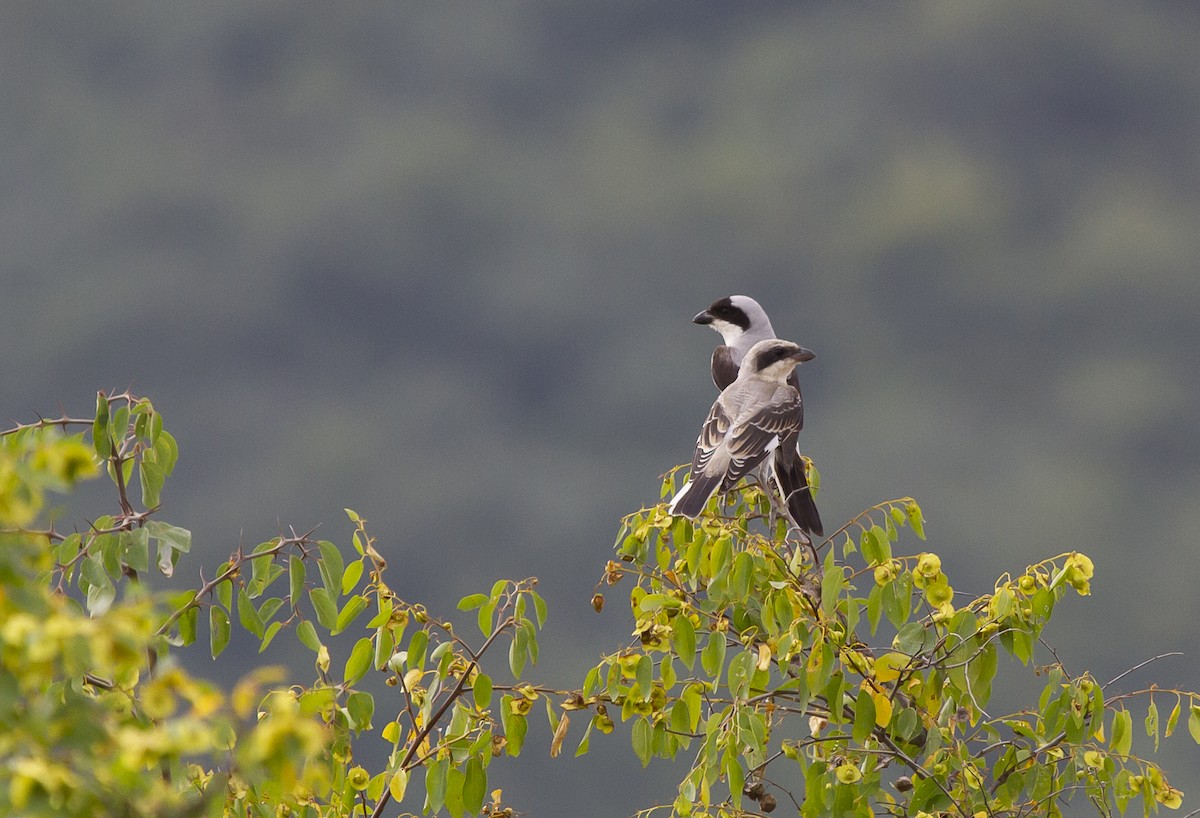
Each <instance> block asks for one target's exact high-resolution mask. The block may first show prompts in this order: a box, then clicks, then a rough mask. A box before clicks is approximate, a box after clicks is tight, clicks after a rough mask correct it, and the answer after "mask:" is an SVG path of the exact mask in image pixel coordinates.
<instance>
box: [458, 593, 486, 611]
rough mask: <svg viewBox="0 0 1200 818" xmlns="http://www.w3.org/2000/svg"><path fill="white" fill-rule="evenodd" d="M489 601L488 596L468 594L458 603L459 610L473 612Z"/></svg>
mask: <svg viewBox="0 0 1200 818" xmlns="http://www.w3.org/2000/svg"><path fill="white" fill-rule="evenodd" d="M487 601H488V596H487V594H467V595H466V596H464V597H463V598H462V599H460V600H459V601H458V609H459V610H460V611H473V610H475V609H476V608H478V607H479V606H480V605H482V604H483V603H485V602H487Z"/></svg>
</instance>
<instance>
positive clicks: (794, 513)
mask: <svg viewBox="0 0 1200 818" xmlns="http://www.w3.org/2000/svg"><path fill="white" fill-rule="evenodd" d="M692 323H695V324H700V325H703V326H708V327H711V328H712V329H714V330H715V331H717V332H718V333H720V335H721V339H722V340H723V341H724V344H721V345H719V346H718V347H717V348H716V349H715V350H713V354H712V379H713V383H714V384H716V386H717V388H718V389H725V388H726V387H728V386H729V385H730V384H731V383H733V382H734V380H735V379H736V378H737V376H738V371H739V368H740V366H741V363H742V361H743V359H744V358H745V356H746V353H747V352H748V351H749V350H750V349H751V348H752V347H753V346H754V345H755V344H758V343H760V342H762V341H766V340H770V339H773V338H775V329H774V328H773V327H772V326H771V319H770V318H768V317H767V313H766V311H765V310H763V308H762V306H761V305H760V304H759V303H758V302H757V301H755V300H754V299H753V298H751V297H749V296H746V295H730V296H726V297H725V298H719V299H717V300H716V301H714V302H713V303H712V304H711V305H710V306H709V307H708V309H706V310H703V311H702V312H700V313H698V314H697V315H696V317H695V318H693V319H692ZM788 383H789V384H790V385H791V386H792V388H793V389H795V390H796V394H797V395H800V394H801V392H800V379H799V378H798V377H797V375H796V373H795V371H794V370H793V371H791V373H790V375H789V377H788ZM799 416H800V423H799V425H798V426H797V427H796V431H795V435H794V436H793V439H792V440H791V441H784V443H785V444H787V445H780V446H779V448H777V449H776V450H775V452H774V453H773V455H772V457H771V461H770V464H769V475H768V476H769V477H770V479H771V480H772V481H773V482H774V483H775V485H776V487H777V488H778V490H779V494H780V496H781V497H782V498H783V500H784V504H785V506H786V507H787V511H788V516H789V517H791V519H792V522H793V523H794V524H795V525H796V527H797V528H799V529H800V530H801V531H803V532H806V533H808V534H813V535H816V536H818V537H822V536H824V534H825V531H824V526H823V525H822V524H821V515H820V513H819V512H818V511H817V504H816V502H815V501H814V500H813V496H812V487H811V486H809V484H808V475H807V474H806V473H805V468H804V458H803V457H802V456H801V455H800V452H799V450H798V449H797V444H798V442H799V437H800V429H802V428H803V427H804V403H803V398H802V397H801V399H800V413H799Z"/></svg>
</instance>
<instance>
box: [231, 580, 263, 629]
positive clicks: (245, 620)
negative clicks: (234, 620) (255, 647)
mask: <svg viewBox="0 0 1200 818" xmlns="http://www.w3.org/2000/svg"><path fill="white" fill-rule="evenodd" d="M237 609H238V620H239V621H240V622H241V623H242V627H243V628H245V629H246V630H248V631H250V633H252V634H254V635H255V636H257V637H258V638H260V639H261V638H262V635H263V628H264V627H265V626H264V624H263V621H262V617H260V616H259V615H258V611H257V610H255V609H254V603H253V602H251V601H250V597H248V596H246V589H245V588H238V594H237Z"/></svg>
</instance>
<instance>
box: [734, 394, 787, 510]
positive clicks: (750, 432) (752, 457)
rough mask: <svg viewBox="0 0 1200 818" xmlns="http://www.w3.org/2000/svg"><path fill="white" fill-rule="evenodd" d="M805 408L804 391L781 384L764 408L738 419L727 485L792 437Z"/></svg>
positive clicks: (749, 470) (735, 481) (741, 476)
mask: <svg viewBox="0 0 1200 818" xmlns="http://www.w3.org/2000/svg"><path fill="white" fill-rule="evenodd" d="M802 411H803V410H802V409H801V404H800V393H799V392H797V391H796V390H795V389H792V388H791V387H790V386H781V387H779V389H777V390H775V393H774V394H773V395H772V396H771V399H770V400H769V401H768V402H767V403H766V404H765V405H764V406H763V407H762V408H760V409H758V410H757V411H755V412H754V413H753V414H752V415H750V416H749V417H748V418H746V419H745V420H744V421H741V422H740V423H738V424H737V426H735V427H734V428H733V430H732V433H731V434H730V435H729V438H728V441H727V444H726V445H727V447H728V452H729V466H728V468H727V469H726V472H725V484H724V486H725V487H726V488H728V487H730V486H733V485H734V484H735V483H737V481H738V480H740V479H742V478H743V477H745V476H746V475H747V474H748V473H749V472H751V471H752V470H753V469H754V468H755V467H756V466H758V464H759V463H761V462H762V461H763V458H765V457H766V456H767V455H768V454H770V453H771V452H772V451H774V450H775V449H776V448H778V446H779V445H780V443H782V442H783V441H784V440H785V439H789V438H791V436H792V435H793V434H795V432H796V431H797V430H798V429H799V428H800V413H801V412H802ZM789 442H791V441H790V440H789ZM791 445H793V446H794V445H795V443H792V444H791Z"/></svg>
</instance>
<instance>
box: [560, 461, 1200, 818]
mask: <svg viewBox="0 0 1200 818" xmlns="http://www.w3.org/2000/svg"><path fill="white" fill-rule="evenodd" d="M674 483H675V481H674V475H673V474H671V475H668V477H667V479H666V480H665V481H664V483H663V493H662V496H663V498H664V501H665V500H666V499H667V498H669V497H671V496H672V495H673V494H674V491H675V485H674ZM906 527H907V528H911V529H912V530H913V531H914V532H915V533H916V534H917V536H919V537H920V538H921V539H924V538H925V533H924V519H923V515H922V513H921V509H920V507H919V506H918V505H917V503H916V502H915V501H914V500H912V499H911V498H901V499H898V500H892V501H888V502H884V503H880V504H878V505H876V506H874V507H872V508H870V509H868V510H867V511H865V512H863V513H862V514H860V515H858V516H857V517H855V518H854V519H852V520H851V521H850V522H848V523H847V524H846V525H844V526H842V527H841V528H840V529H839V530H838V531H836V532H834V534H833V535H832V536H830V537H829V538H828V539H826V540H825V541H823V542H822V543H820V544H819V546H816V545H814V544H809V543H807V542H806V541H805V542H801V541H798V540H790V541H789V540H788V539H787V537H786V534H787V531H786V526H784V525H783V524H782V521H776V520H773V519H771V512H770V508H769V503H768V502H767V499H766V497H765V496H764V495H763V493H762V492H761V491H760V490H759V489H758V488H756V487H749V488H746V489H743V490H740V491H738V492H736V493H733V494H732V495H730V496H728V497H726V498H723V499H714V500H713V501H710V504H709V509H708V511H707V512H706V513H705V514H703V515H702V516H701V517H700V518H699V519H698V520H697V521H695V522H693V521H690V520H687V519H685V518H682V517H671V516H670V515H669V514H668V513H667V511H666V503H665V502H664V503H661V504H659V505H657V506H654V507H652V508H648V509H643V510H642V511H640V512H638V513H635V514H632V515H630V516H629V517H627V518H626V519H625V521H624V524H623V526H622V529H621V533H620V534H619V535H618V538H617V544H616V549H617V553H618V556H619V560H618V561H613V562H610V563H609V565H608V568H607V571H606V574H605V577H604V580H603V582H604V583H606V584H608V585H615V584H617V583H619V582H621V581H622V580H629V581H631V582H632V587H631V588H630V594H629V601H630V605H631V607H632V613H633V619H634V629H633V634H634V636H635V637H636V638H635V640H634V642H633V643H632V644H630V645H629V646H628V647H626V648H624V649H622V650H620V651H619V652H617V653H615V654H611V655H609V656H606V657H605V658H604V659H603V660H602V661H601V662H600V663H599V664H598V665H597V666H596V667H595V668H593V669H592V670H591V671H590V672H589V673H588V674H587V678H586V679H585V681H584V683H583V687H582V689H580V690H579V691H578V692H576V693H574V694H572V695H571V696H569V697H568V699H567V701H566V703H565V704H564V708H565V709H566V710H567V711H573V710H585V711H590V712H591V713H592V716H591V720H590V723H589V725H588V728H587V732H585V733H584V735H583V737H582V741H581V742H580V744H579V750H578V752H580V753H583V752H586V751H587V750H588V749H589V746H590V740H591V735H592V732H593V729H595V730H599V731H600V732H602V733H608V732H611V731H612V730H613V727H614V716H618V713H619V716H618V717H619V718H620V719H621V720H622V721H625V722H629V723H630V735H631V739H632V743H633V751H634V754H635V755H636V756H637V757H638V758H639V759H640V760H641V762H642V764H643V765H646V764H648V763H649V761H650V759H651V758H652V757H655V756H659V757H663V758H675V757H676V756H677V755H680V754H686V757H687V758H689V759H690V760H691V761H690V769H689V770H688V772H687V774H686V776H685V777H684V779H683V781H682V782H681V783H680V785H679V791H678V797H677V798H676V799H675V801H674V803H673V805H672V807H671V814H672V815H678V816H723V817H724V816H740V815H747V814H760V811H761V813H768V812H772V811H774V810H775V809H776V808H777V807H778V806H779V805H780V804H781V803H782V804H786V805H787V806H785V808H784V810H783V811H784V812H785V813H788V814H795V813H796V812H797V811H798V812H799V814H800V815H802V816H805V818H830V817H831V816H832V818H849V816H862V818H869V817H870V816H872V815H875V814H890V815H912V816H928V815H931V814H937V815H958V816H963V817H964V818H965V817H966V816H997V815H1007V816H1017V815H1045V816H1057V815H1061V811H1062V809H1064V808H1065V805H1066V804H1067V803H1069V802H1070V801H1071V800H1072V799H1073V798H1075V797H1076V796H1079V797H1080V800H1083V797H1084V796H1086V798H1087V799H1088V800H1090V801H1091V802H1092V803H1093V804H1094V805H1095V807H1096V809H1097V811H1098V812H1099V813H1100V814H1101V815H1104V816H1108V815H1111V814H1112V809H1113V808H1114V807H1115V808H1116V809H1117V810H1118V811H1119V812H1120V813H1122V814H1123V813H1124V812H1125V810H1126V807H1127V806H1128V805H1129V803H1130V802H1131V801H1140V802H1141V808H1142V809H1143V810H1144V812H1145V813H1146V814H1147V815H1149V814H1150V813H1152V812H1154V811H1156V810H1157V808H1158V807H1159V806H1160V805H1162V806H1167V807H1169V808H1172V809H1175V808H1178V807H1179V806H1180V805H1181V804H1182V800H1183V793H1182V792H1180V791H1179V790H1178V789H1176V788H1174V787H1172V786H1171V785H1170V784H1169V783H1168V781H1167V778H1166V776H1165V775H1164V773H1163V771H1162V770H1161V769H1160V768H1159V767H1158V766H1157V765H1156V764H1154V763H1153V762H1150V761H1148V760H1146V759H1144V758H1141V757H1139V756H1138V755H1135V754H1133V753H1132V751H1131V747H1132V740H1133V735H1134V726H1133V725H1134V716H1133V710H1132V708H1133V707H1135V706H1136V707H1138V708H1139V721H1140V720H1141V719H1140V712H1141V708H1146V710H1145V712H1146V717H1145V720H1144V725H1145V732H1146V734H1147V735H1148V736H1149V737H1150V738H1151V739H1152V740H1153V743H1154V747H1153V749H1155V750H1157V747H1158V742H1159V737H1160V736H1161V735H1163V734H1165V735H1170V734H1171V733H1172V732H1173V731H1174V730H1175V729H1176V726H1177V724H1178V722H1179V719H1180V718H1181V717H1182V714H1185V713H1186V714H1187V716H1188V726H1189V730H1190V731H1191V733H1192V736H1193V738H1195V739H1196V741H1197V742H1200V694H1196V693H1192V692H1189V691H1185V690H1159V689H1157V688H1151V689H1149V690H1142V691H1136V692H1133V693H1126V694H1122V695H1114V694H1113V692H1112V691H1109V690H1106V687H1107V685H1101V684H1100V683H1098V682H1097V681H1096V680H1095V679H1094V678H1093V677H1092V676H1091V675H1090V674H1087V673H1083V674H1077V675H1074V676H1072V675H1070V674H1068V673H1067V671H1066V669H1065V668H1064V667H1063V666H1062V665H1061V663H1059V662H1057V661H1053V662H1051V663H1050V664H1048V665H1045V666H1041V667H1037V666H1034V667H1033V668H1032V669H1033V670H1036V672H1037V675H1039V676H1042V677H1044V686H1043V689H1042V691H1041V693H1040V696H1039V697H1038V698H1037V700H1036V701H1029V702H1027V703H1025V704H1024V705H1023V706H1021V707H1020V708H1019V709H1017V710H1015V711H1013V712H1000V713H997V712H994V711H992V710H989V705H990V702H991V698H992V689H993V686H994V685H998V684H1004V681H1003V677H1002V676H1000V675H998V671H999V669H1000V665H999V658H1000V656H1001V655H1003V654H1008V655H1010V656H1013V657H1015V658H1017V659H1019V660H1020V662H1021V663H1022V664H1023V665H1025V666H1030V665H1031V663H1032V662H1033V660H1034V655H1035V650H1036V649H1037V647H1038V643H1039V641H1040V639H1041V633H1042V629H1043V628H1044V627H1045V625H1046V623H1047V622H1048V621H1049V619H1050V617H1051V615H1052V613H1053V612H1054V608H1055V605H1056V603H1058V601H1059V600H1061V599H1062V598H1063V596H1064V595H1066V594H1068V593H1069V592H1071V591H1074V592H1076V593H1078V594H1080V595H1087V594H1089V593H1090V585H1089V583H1090V581H1091V579H1092V575H1093V565H1092V561H1091V560H1090V559H1089V558H1088V557H1086V556H1085V555H1083V554H1081V553H1078V552H1071V553H1066V554H1061V555H1059V556H1057V557H1053V558H1050V559H1046V560H1044V561H1042V562H1039V563H1038V564H1036V565H1031V566H1029V567H1028V568H1027V569H1025V571H1024V572H1022V573H1020V574H1019V575H1016V576H1010V575H1005V576H1003V577H1001V578H1000V580H999V581H998V582H997V583H996V585H995V589H994V591H993V592H992V593H990V594H986V595H984V596H981V597H978V598H973V599H972V598H969V597H968V598H966V599H965V600H964V599H963V598H962V597H961V595H956V594H955V592H954V590H953V588H952V587H951V585H950V580H949V579H948V577H947V575H946V574H945V572H944V571H943V566H942V561H941V559H940V558H939V557H938V555H937V554H934V553H932V552H924V553H919V554H913V555H907V556H898V555H894V554H893V543H896V542H898V541H899V534H900V532H901V531H902V530H903V529H904V528H906ZM769 532H774V535H773V536H771V535H769ZM822 549H824V552H825V553H824V557H823V558H821V559H820V562H819V563H816V562H815V560H816V559H818V555H819V552H820V551H821V550H822ZM595 601H596V605H597V607H598V608H600V607H603V604H602V603H603V597H601V596H600V595H597V599H596V600H595ZM1011 667H1012V665H1011V664H1008V665H1006V668H1011ZM1135 696H1136V697H1137V698H1138V700H1139V703H1138V704H1137V705H1135V704H1134V702H1133V701H1131V698H1132V697H1135ZM1156 699H1157V700H1159V701H1169V702H1172V703H1173V705H1174V706H1173V709H1172V710H1171V713H1170V716H1169V717H1168V718H1167V720H1166V725H1165V727H1163V726H1162V725H1161V724H1160V721H1159V715H1158V709H1157V704H1156V701H1155V700H1156ZM612 711H616V712H612ZM657 811H658V809H657V808H655V809H649V810H646V811H645V813H644V814H646V815H650V814H653V813H656V812H657Z"/></svg>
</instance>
